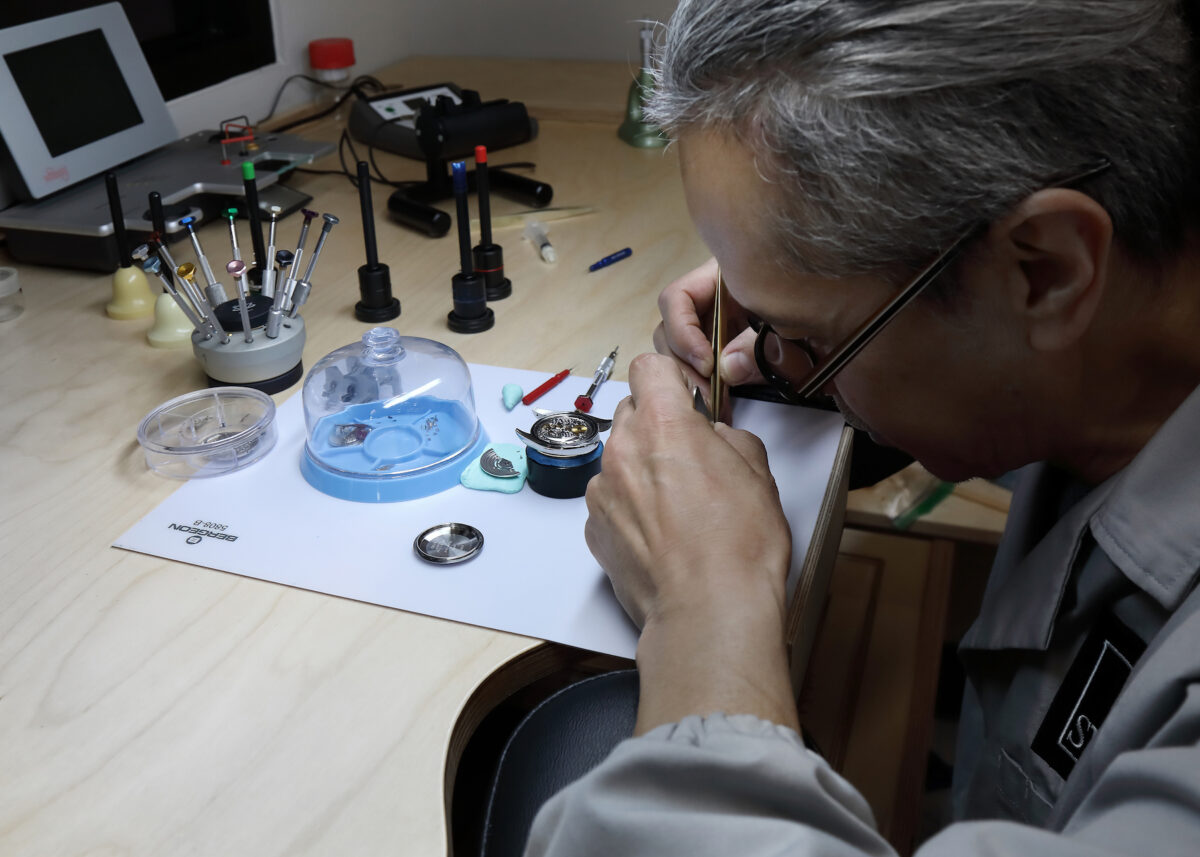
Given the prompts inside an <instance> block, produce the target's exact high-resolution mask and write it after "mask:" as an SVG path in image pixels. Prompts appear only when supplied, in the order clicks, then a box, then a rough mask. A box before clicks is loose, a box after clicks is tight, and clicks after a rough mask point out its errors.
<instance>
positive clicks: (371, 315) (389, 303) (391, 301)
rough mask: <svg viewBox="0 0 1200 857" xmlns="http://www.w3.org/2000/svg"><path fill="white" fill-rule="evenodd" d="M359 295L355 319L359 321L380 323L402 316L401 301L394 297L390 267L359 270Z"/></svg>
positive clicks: (367, 267)
mask: <svg viewBox="0 0 1200 857" xmlns="http://www.w3.org/2000/svg"><path fill="white" fill-rule="evenodd" d="M358 293H359V295H360V296H361V298H362V299H361V300H360V301H359V302H358V303H356V304H355V305H354V317H355V318H357V319H358V320H359V321H367V322H373V323H378V322H381V321H391V320H392V319H393V318H395V317H396V316H398V315H400V301H398V300H396V299H395V298H394V297H392V280H391V275H390V274H389V273H388V266H387V265H384V264H382V263H380V264H378V265H376V266H375V267H374V268H372V267H371V266H370V265H360V266H359V268H358Z"/></svg>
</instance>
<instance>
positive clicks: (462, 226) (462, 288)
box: [446, 161, 496, 333]
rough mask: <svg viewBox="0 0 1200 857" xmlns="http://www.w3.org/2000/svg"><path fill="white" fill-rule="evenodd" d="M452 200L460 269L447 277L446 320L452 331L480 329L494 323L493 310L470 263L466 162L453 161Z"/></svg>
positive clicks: (485, 328)
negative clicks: (449, 302)
mask: <svg viewBox="0 0 1200 857" xmlns="http://www.w3.org/2000/svg"><path fill="white" fill-rule="evenodd" d="M451 170H452V171H453V173H454V202H455V205H456V206H457V220H458V256H459V262H460V263H461V267H462V270H460V271H459V272H458V273H457V274H455V275H454V276H453V277H451V278H450V286H451V292H452V294H453V298H454V309H452V310H450V313H449V315H447V316H446V324H447V325H448V326H449V327H450V329H451V330H453V331H454V332H455V333H481V332H483V331H485V330H488V329H489V328H490V327H491V326H492V325H493V324H495V323H496V314H495V313H494V312H492V308H491V307H489V306H488V305H487V291H486V289H485V288H484V284H483V275H482V274H477V273H475V270H474V266H473V265H472V264H471V222H470V216H471V215H470V213H469V212H468V211H467V165H466V164H465V163H464V162H462V161H455V162H454V163H453V164H452V165H451Z"/></svg>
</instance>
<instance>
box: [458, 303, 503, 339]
mask: <svg viewBox="0 0 1200 857" xmlns="http://www.w3.org/2000/svg"><path fill="white" fill-rule="evenodd" d="M495 323H496V313H494V312H492V309H491V307H487V308H485V309H484V311H483V313H482V314H481V315H477V316H475V317H473V318H467V317H465V316H461V315H459V314H458V313H456V312H455V311H454V310H450V312H449V313H448V314H447V315H446V325H447V326H448V327H449V328H450V329H451V330H453V331H454V332H455V333H483V332H484V331H485V330H489V329H491V327H492V326H493V325H494V324H495Z"/></svg>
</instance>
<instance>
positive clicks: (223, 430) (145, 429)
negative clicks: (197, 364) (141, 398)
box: [137, 387, 275, 479]
mask: <svg viewBox="0 0 1200 857" xmlns="http://www.w3.org/2000/svg"><path fill="white" fill-rule="evenodd" d="M137 438H138V443H140V444H141V445H142V449H143V450H144V451H145V453H146V464H147V465H148V466H149V467H150V469H151V470H153V471H154V472H155V473H158V474H160V475H162V476H169V477H171V478H172V479H193V478H196V477H203V476H220V475H221V474H222V473H230V472H232V471H234V470H240V469H241V468H243V467H246V466H247V465H249V464H253V463H254V462H256V461H258V460H259V459H260V458H262V457H263V456H264V455H266V454H267V453H268V452H270V451H271V447H273V446H274V445H275V403H274V402H273V401H271V397H270V396H268V395H266V394H265V393H260V392H259V391H258V390H252V389H250V388H249V387H212V388H210V389H207V390H198V391H197V392H195V393H187V394H186V395H183V396H179V397H177V398H174V399H171V400H170V401H169V402H164V403H163V404H161V405H159V406H158V407H157V408H155V409H154V410H152V411H151V412H150V413H148V414H146V417H145V418H144V419H143V420H142V423H141V425H139V426H138V430H137Z"/></svg>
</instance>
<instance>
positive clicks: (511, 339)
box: [0, 60, 708, 857]
mask: <svg viewBox="0 0 1200 857" xmlns="http://www.w3.org/2000/svg"><path fill="white" fill-rule="evenodd" d="M423 62H424V61H412V62H409V63H402V64H400V65H399V66H397V67H396V68H394V69H389V70H385V72H383V73H381V75H380V77H381V78H382V79H384V80H385V81H397V82H400V81H404V82H408V83H413V82H418V83H419V82H430V81H433V80H435V79H436V80H441V79H445V78H446V77H447V76H449V77H451V78H452V79H454V80H455V81H456V82H457V83H459V84H460V85H463V86H468V87H472V86H473V87H476V88H479V89H481V90H482V91H483V94H484V96H485V97H498V96H504V95H506V96H509V97H514V98H522V97H524V98H528V99H529V100H530V102H531V103H533V104H536V102H537V99H536V98H534V97H531V95H530V90H528V89H526V90H524V91H521V90H520V86H518V85H517V83H516V82H514V83H513V84H512V85H513V87H514V89H515V90H518V91H511V92H505V91H500V89H499V88H498V83H499V82H502V81H504V80H511V81H518V80H529V81H533V82H530V83H529V86H530V87H534V82H538V85H541V86H544V87H546V89H545V90H543V92H544V93H545V100H546V101H547V103H550V102H556V100H557V103H561V104H564V105H568V106H569V103H568V102H567V101H565V100H564V95H563V92H564V91H565V90H564V89H563V86H564V85H565V84H569V83H571V81H575V82H578V81H579V80H590V81H592V82H593V83H595V84H596V85H597V86H598V85H599V84H598V83H597V82H598V81H601V80H604V81H609V83H605V84H604V85H605V86H610V87H615V90H616V91H615V93H614V95H613V97H614V98H616V99H617V101H616V102H615V111H614V112H613V116H614V117H617V116H619V114H620V112H621V110H622V109H623V104H624V94H625V93H624V88H625V85H626V83H625V82H627V81H628V79H629V77H628V69H627V68H625V67H624V66H623V65H621V64H612V65H606V64H596V63H588V64H580V65H574V64H569V63H558V64H551V65H548V66H546V65H542V66H538V68H537V69H536V72H537V73H536V74H534V73H532V72H530V71H529V68H530V66H529V65H528V64H521V63H515V64H514V63H506V62H504V61H487V62H483V61H471V62H470V64H469V65H466V66H463V68H466V69H467V70H468V71H469V73H467V72H463V73H458V72H455V73H454V74H450V73H449V69H451V68H454V69H457V68H459V66H447V67H446V68H447V71H446V73H442V69H441V68H439V67H438V65H437V64H438V63H440V62H444V61H440V60H439V61H431V62H432V65H424V64H423ZM556 69H557V70H558V71H559V72H560V73H559V74H558V75H557V76H555V75H554V74H550V75H547V74H545V73H544V72H546V71H548V70H549V71H554V70H556ZM475 75H478V79H473V77H474V76H475ZM505 75H508V77H505ZM522 75H525V77H522ZM524 85H525V84H521V86H524ZM534 88H536V87H534ZM601 89H603V87H601ZM589 91H600V90H589ZM594 100H595V102H596V104H599V105H600V106H601V107H602V106H603V98H602V97H599V96H597V97H596V98H595V99H594ZM595 106H596V105H595V104H593V105H591V106H588V105H586V104H585V105H584V107H583V108H580V109H585V108H586V110H591V109H592V108H593V107H595ZM534 112H535V113H536V112H537V111H536V110H535V111H534ZM564 115H566V114H564ZM553 116H554V114H553V111H552V110H551V111H550V112H549V113H547V114H546V115H543V116H542V117H541V118H542V121H541V133H540V135H539V137H538V139H537V140H535V141H534V142H532V143H529V144H526V145H523V146H520V147H516V148H513V149H509V150H505V151H503V152H502V153H497V156H496V158H495V160H497V161H510V160H511V161H517V160H531V161H534V162H536V164H537V169H536V175H537V176H538V177H539V178H542V179H545V180H547V181H549V182H551V183H552V184H553V185H554V188H555V200H554V202H555V204H557V205H591V206H595V207H596V209H597V211H596V213H595V214H592V215H589V216H587V217H581V218H577V219H574V220H570V221H564V222H561V223H557V224H551V227H550V235H551V240H552V241H553V243H554V245H555V247H556V248H557V250H558V255H559V261H558V263H557V264H556V265H552V266H551V265H545V264H544V263H542V262H541V261H540V259H539V258H538V257H537V256H536V254H535V253H534V252H533V250H532V249H531V248H530V247H529V246H528V244H525V243H523V242H522V241H521V240H520V239H519V237H518V236H519V230H508V231H501V232H497V234H496V240H497V241H498V242H499V243H501V244H502V245H503V246H504V248H505V262H506V269H507V272H508V275H509V277H510V278H511V279H512V281H513V295H512V296H511V297H510V298H509V299H507V300H505V301H503V302H500V303H497V304H495V305H494V309H495V312H496V326H495V328H493V329H492V330H490V331H488V332H486V333H483V334H479V335H475V336H465V335H458V334H454V333H451V332H450V331H449V330H448V329H447V328H446V325H445V317H446V313H447V311H448V310H449V309H450V282H449V279H450V275H451V273H452V272H453V270H454V267H455V265H456V264H457V258H458V257H457V246H456V243H455V241H454V239H453V237H447V238H444V239H437V240H434V239H428V238H425V237H422V236H419V235H416V234H414V233H411V232H409V231H406V230H404V229H401V228H399V227H396V226H394V225H392V224H390V223H389V222H388V220H387V218H386V215H385V212H386V197H387V193H386V191H385V190H383V189H382V188H380V187H379V186H376V189H375V198H374V208H375V211H376V213H377V231H378V236H379V253H380V258H381V260H382V261H383V262H385V263H387V264H388V265H389V266H390V268H391V278H392V285H393V290H394V292H395V294H396V296H397V297H399V298H400V300H401V302H402V305H403V314H402V315H401V317H400V318H399V319H397V320H396V321H395V322H393V324H394V325H395V326H396V327H398V328H399V329H400V330H401V332H403V333H405V334H408V335H416V336H426V337H430V338H434V339H438V340H441V341H443V342H446V343H448V344H450V345H451V346H452V347H454V348H455V349H457V350H458V351H459V353H461V354H462V356H463V357H464V358H465V359H466V360H468V361H472V362H482V363H494V364H498V365H507V366H514V367H520V368H527V369H538V370H545V371H546V372H547V373H549V372H554V371H557V370H559V369H561V368H563V367H565V366H571V365H574V366H575V367H576V373H577V374H579V375H581V376H588V375H590V373H591V370H592V368H593V367H594V366H595V364H596V363H597V362H599V360H600V359H601V358H602V357H603V356H604V355H606V354H607V353H608V352H609V351H610V350H611V349H612V347H613V346H614V345H619V346H620V348H621V356H622V359H621V360H620V362H619V363H618V366H617V370H616V372H615V377H617V378H624V377H626V367H627V365H628V358H629V357H631V356H632V355H634V354H636V353H638V352H640V351H644V350H648V349H650V348H651V344H650V334H651V331H652V329H653V328H654V326H655V324H656V323H657V311H656V308H655V297H656V295H657V293H658V291H659V289H660V288H661V287H662V285H664V284H665V283H666V282H668V281H669V280H670V279H671V278H673V277H674V276H677V275H678V274H679V273H682V272H684V271H686V270H689V269H690V268H691V267H693V266H695V265H697V264H699V263H700V262H702V261H703V260H704V259H705V258H706V257H707V255H708V254H707V251H706V250H705V248H704V247H703V245H702V244H701V242H700V240H699V239H698V238H697V237H696V236H695V234H694V232H693V231H692V229H691V228H690V226H689V224H688V220H687V213H686V209H685V206H684V201H683V195H682V190H681V187H680V184H679V180H678V171H677V165H676V161H675V157H674V155H673V153H672V152H671V151H669V150H668V151H665V152H664V151H662V150H652V151H645V150H639V149H634V148H631V147H629V146H626V145H625V144H624V143H622V142H620V141H619V140H618V138H617V136H616V133H615V124H616V123H615V121H606V122H591V121H581V118H582V119H588V118H589V116H592V118H594V115H593V114H586V113H585V115H583V116H582V117H580V116H570V115H568V116H567V118H566V119H558V118H553ZM308 133H313V134H325V135H329V136H330V137H332V136H333V135H336V133H337V129H333V128H329V127H325V128H321V127H317V126H314V128H313V129H311V130H310V131H309V132H308ZM335 164H336V158H328V159H325V161H323V162H322V163H320V164H318V165H316V166H320V167H326V168H329V167H333V166H334V165H335ZM379 164H380V167H381V168H382V169H383V170H384V171H385V173H387V174H388V175H389V177H391V178H394V179H404V178H419V177H420V176H421V175H422V171H423V167H422V165H421V164H419V163H416V162H411V161H403V160H402V159H400V158H395V157H391V156H387V155H380V156H379ZM293 184H295V185H296V186H297V187H300V188H302V189H303V190H306V191H307V192H309V193H311V194H313V195H314V197H315V204H316V205H318V206H319V207H320V209H321V210H322V211H330V212H333V213H335V214H337V215H338V216H339V217H340V218H341V225H340V226H338V227H337V228H336V229H335V230H334V232H333V234H332V235H331V236H330V240H329V243H328V245H327V246H326V249H325V251H324V255H323V256H322V258H321V261H320V263H319V267H318V269H317V272H316V275H315V278H314V282H315V286H314V291H313V294H312V297H311V299H310V301H309V303H308V305H307V307H306V308H305V310H304V313H303V314H304V317H305V319H306V322H307V326H308V341H307V344H306V347H305V350H304V361H305V364H306V366H308V365H311V364H312V363H313V362H315V361H316V360H318V359H319V358H320V357H322V356H323V355H325V354H326V353H328V352H329V351H331V350H333V349H334V348H337V347H340V346H342V345H345V344H347V343H349V342H352V341H355V340H357V339H358V338H359V337H360V336H361V334H362V333H363V331H364V330H365V329H366V327H367V326H366V325H364V324H362V323H360V322H358V321H357V320H355V318H354V316H353V312H352V307H353V305H354V303H355V301H356V300H357V299H358V282H357V276H356V273H355V271H356V268H357V267H358V265H360V264H362V262H363V247H362V239H361V234H362V233H361V228H360V227H361V224H360V219H359V206H358V201H357V196H356V194H355V192H354V191H353V190H352V188H351V187H350V185H349V183H348V182H347V181H346V180H345V179H344V178H342V177H339V176H298V177H297V178H296V180H294V181H293ZM517 208H519V206H516V205H514V204H513V203H511V202H508V201H505V200H502V199H499V198H496V199H495V201H494V205H493V211H494V212H495V213H496V214H503V213H505V212H507V211H511V210H515V209H517ZM297 231H298V218H297V217H291V218H288V219H287V220H285V221H283V222H282V224H281V226H280V234H281V236H283V240H282V241H281V244H282V245H283V246H288V242H290V241H294V239H295V235H296V233H297ZM200 235H201V239H202V240H203V242H204V244H205V246H206V248H207V251H208V252H209V253H210V255H212V256H214V257H215V258H218V259H219V258H221V257H222V254H223V253H224V252H225V248H226V241H227V238H226V234H225V228H224V227H223V226H222V225H220V224H215V225H209V226H206V227H205V228H204V229H202V230H201V231H200ZM242 235H243V239H242V240H243V245H248V241H246V239H245V229H244V226H243V228H242ZM310 242H311V239H310ZM625 246H630V247H632V248H633V250H634V254H633V256H632V258H631V259H628V260H626V261H623V262H621V263H619V264H617V265H615V266H613V267H611V268H609V269H606V270H604V271H602V272H598V273H595V274H587V273H586V266H587V264H588V263H590V262H592V261H594V260H595V259H596V258H599V257H600V256H602V255H605V254H607V253H610V252H612V251H614V250H617V249H620V248H621V247H625ZM179 252H181V253H183V254H184V255H185V256H186V257H187V258H190V252H189V251H186V250H181V251H179ZM5 263H6V264H11V263H9V262H7V261H6V262H5ZM18 267H19V269H20V275H21V280H22V286H23V289H24V293H25V302H26V309H25V312H24V314H23V315H22V316H21V317H20V318H18V319H16V320H15V321H10V322H6V323H3V324H0V396H2V398H3V402H4V407H3V412H2V414H0V472H2V473H3V474H4V475H3V480H4V486H5V490H4V491H3V495H2V496H0V758H2V759H3V761H2V762H0V769H2V770H3V775H2V776H0V853H3V854H47V855H51V854H52V855H57V857H65V855H75V854H99V853H106V854H107V853H113V854H117V853H119V854H154V855H164V854H185V853H186V854H224V855H231V854H255V855H272V854H280V855H284V854H286V855H303V854H375V853H389V854H425V855H429V854H439V853H444V851H445V848H446V838H447V837H446V829H445V819H444V814H443V809H444V807H443V795H442V791H441V789H440V787H431V784H436V785H437V786H440V784H441V782H442V777H443V771H442V765H443V762H444V759H445V757H446V752H447V745H448V743H449V742H450V740H451V736H450V734H449V728H450V725H452V724H454V722H455V721H456V719H457V718H458V716H459V713H460V711H461V710H462V709H463V707H464V705H465V704H466V703H467V702H468V700H469V698H470V697H471V694H472V692H473V691H474V690H475V688H477V687H478V686H479V685H480V684H481V683H482V682H484V680H485V678H486V677H487V676H489V675H490V674H492V673H493V672H494V671H495V670H496V669H497V667H499V666H500V665H502V664H505V663H507V662H509V661H511V660H512V659H514V658H517V657H518V656H521V655H523V654H524V655H528V654H529V653H530V652H531V651H533V650H534V649H535V648H536V646H537V644H536V641H533V640H529V639H526V638H521V637H516V636H512V635H508V634H502V633H498V632H494V631H490V630H485V629H481V628H475V627H469V626H465V625H460V624H456V623H453V622H447V621H442V620H438V619H432V618H428V617H424V616H419V615H414V614H409V613H403V612H400V611H396V610H390V609H386V608H383V607H378V606H375V605H369V604H360V603H355V602H350V601H345V600H340V599H337V598H331V597H328V596H324V595H319V594H315V593H310V592H305V591H300V590H294V589H289V588H286V587H282V586H278V585H274V584H270V583H265V582H260V581H257V580H251V579H247V578H242V577H239V576H236V575H232V574H224V573H218V572H213V571H211V570H207V569H201V568H196V567H191V566H187V565H182V564H178V563H174V562H169V561H165V560H160V559H156V558H154V557H150V556H143V555H140V554H135V553H127V552H124V551H120V550H116V549H113V548H111V547H109V545H110V543H111V541H112V540H113V539H114V538H115V537H116V536H118V535H119V534H120V533H122V532H123V531H124V530H125V529H126V528H128V527H129V526H131V525H132V524H133V523H134V522H136V521H137V520H138V519H139V518H140V517H141V516H142V515H144V514H145V513H147V512H148V511H149V510H151V509H153V508H154V507H155V506H156V505H157V504H158V503H159V502H160V501H161V500H162V499H163V498H165V497H166V496H167V495H168V494H169V493H170V492H171V491H172V490H174V489H175V488H176V487H177V484H176V483H174V482H171V481H168V480H166V479H163V478H161V477H159V476H157V475H155V474H153V473H151V472H149V471H148V470H147V468H146V465H145V462H144V459H143V456H142V452H141V450H140V449H139V447H138V445H137V442H136V437H135V432H136V428H137V424H138V422H139V421H140V419H141V417H142V416H143V415H144V414H145V413H146V412H148V411H149V410H150V409H151V408H153V407H154V406H156V405H157V404H159V403H161V402H163V401H165V400H166V399H169V398H171V397H174V396H177V395H180V394H182V393H185V392H188V391H191V390H195V389H200V388H202V387H203V386H204V376H203V373H202V372H201V370H200V367H199V364H198V363H197V361H196V360H195V358H194V357H193V356H192V354H191V351H190V348H184V349H180V350H171V351H163V350H157V349H153V348H151V347H149V346H148V345H147V344H146V342H145V339H144V335H145V331H146V329H147V328H148V326H149V320H143V321H113V320H111V319H109V318H107V317H106V316H105V314H104V304H105V303H106V302H107V300H108V299H109V295H110V285H109V284H110V278H109V277H108V276H107V275H95V274H88V273H80V272H73V271H69V270H65V269H51V268H36V267H30V266H24V265H22V266H18ZM298 390H299V385H297V386H296V387H294V388H292V389H291V390H289V391H287V392H285V393H283V394H280V395H278V396H276V400H277V401H283V400H284V399H285V398H287V397H288V396H289V395H291V394H292V393H294V392H297V391H298ZM405 548H407V546H405Z"/></svg>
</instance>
